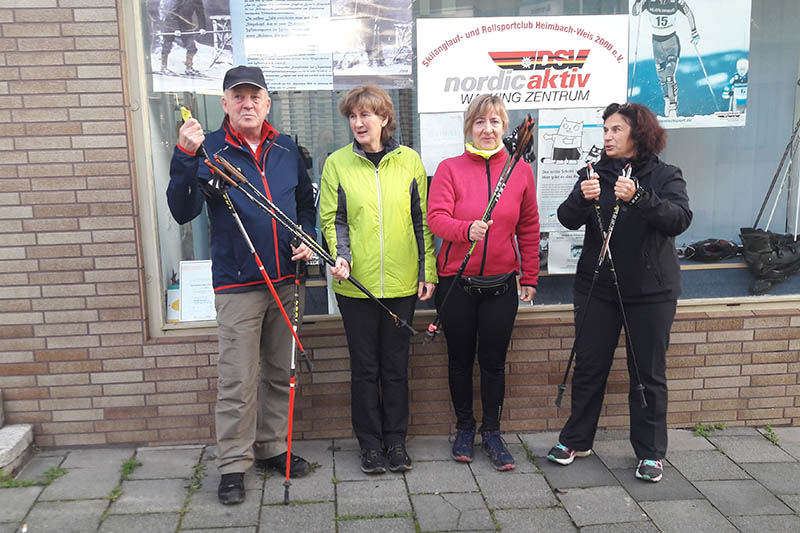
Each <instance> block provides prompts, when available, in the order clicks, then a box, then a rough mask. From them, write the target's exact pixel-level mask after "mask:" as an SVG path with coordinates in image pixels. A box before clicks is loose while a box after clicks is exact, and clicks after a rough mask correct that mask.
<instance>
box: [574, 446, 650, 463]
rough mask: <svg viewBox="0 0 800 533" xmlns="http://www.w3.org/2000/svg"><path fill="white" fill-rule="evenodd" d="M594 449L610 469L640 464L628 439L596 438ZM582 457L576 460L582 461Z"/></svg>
mask: <svg viewBox="0 0 800 533" xmlns="http://www.w3.org/2000/svg"><path fill="white" fill-rule="evenodd" d="M592 451H594V453H595V454H596V455H597V456H598V457H599V458H600V460H601V461H603V464H605V465H606V466H607V467H608V468H610V469H616V468H636V465H637V464H639V460H638V459H637V458H636V454H635V453H634V452H633V447H632V446H631V442H630V441H629V440H628V439H625V440H600V441H598V440H597V439H595V441H594V447H593V448H592ZM580 459H581V458H580V457H576V458H575V461H576V462H577V461H580ZM573 464H574V463H573Z"/></svg>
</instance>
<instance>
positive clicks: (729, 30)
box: [628, 0, 751, 128]
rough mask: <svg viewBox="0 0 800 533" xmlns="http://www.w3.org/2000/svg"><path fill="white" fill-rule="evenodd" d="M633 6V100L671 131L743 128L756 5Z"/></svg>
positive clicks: (656, 1) (643, 2)
mask: <svg viewBox="0 0 800 533" xmlns="http://www.w3.org/2000/svg"><path fill="white" fill-rule="evenodd" d="M628 1H629V7H630V39H629V44H630V50H629V52H628V58H629V61H630V62H629V66H628V101H631V102H638V103H641V104H644V105H646V106H647V107H649V108H650V109H651V110H652V111H653V112H654V113H656V115H657V116H658V118H659V122H660V123H661V125H662V126H663V127H665V128H685V127H720V126H744V125H745V121H746V116H747V83H748V70H749V67H750V64H749V60H750V52H749V50H750V7H751V6H750V0H726V1H725V2H718V1H714V0H628Z"/></svg>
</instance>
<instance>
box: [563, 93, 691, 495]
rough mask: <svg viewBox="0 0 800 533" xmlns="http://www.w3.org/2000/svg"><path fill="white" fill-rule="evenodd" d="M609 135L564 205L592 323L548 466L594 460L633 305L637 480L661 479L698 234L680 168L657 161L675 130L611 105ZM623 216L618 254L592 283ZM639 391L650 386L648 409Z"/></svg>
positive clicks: (580, 301)
mask: <svg viewBox="0 0 800 533" xmlns="http://www.w3.org/2000/svg"><path fill="white" fill-rule="evenodd" d="M603 132H604V134H603V143H604V151H603V155H602V157H601V159H600V161H599V162H598V163H597V164H596V165H595V166H594V169H593V172H592V173H590V172H589V170H590V169H591V167H588V168H585V169H582V170H580V171H579V172H578V182H577V183H576V184H575V187H574V188H573V190H572V192H571V193H570V195H569V196H568V197H567V199H566V200H564V202H563V203H562V204H561V206H560V207H559V208H558V219H559V220H560V221H561V223H562V224H563V225H564V226H565V227H567V228H569V229H571V230H576V229H579V228H580V227H581V226H585V227H586V231H585V234H584V239H583V251H582V253H581V257H580V260H579V261H578V269H577V273H576V275H575V287H574V290H575V294H574V312H575V320H576V326H578V323H577V321H578V320H584V321H586V322H585V326H584V327H583V331H582V334H581V335H580V337H579V338H578V339H577V340H576V346H575V351H576V358H575V373H574V375H573V378H572V405H571V408H572V410H571V414H570V417H569V419H568V420H567V423H566V424H565V425H564V428H563V429H562V430H561V434H560V436H559V442H558V444H557V445H556V446H554V447H553V448H552V449H551V450H550V452H549V454H548V459H550V460H552V461H555V462H557V463H560V464H562V465H568V464H570V463H571V462H572V461H573V460H574V458H575V457H583V456H586V455H589V454H590V453H591V449H592V444H593V442H594V436H595V432H596V431H597V422H598V419H599V417H600V410H601V408H602V404H603V395H604V394H605V388H606V380H607V379H608V373H609V370H610V369H611V363H612V361H613V358H614V350H615V349H616V347H617V343H618V340H619V336H620V332H621V328H622V326H623V313H622V308H621V307H622V306H624V315H625V317H626V318H627V322H628V326H629V331H628V339H629V342H626V352H627V361H628V375H629V376H630V381H631V384H630V391H629V393H628V403H629V406H630V440H631V444H632V445H633V450H634V452H635V453H636V457H637V458H638V459H639V464H638V467H637V469H636V477H637V478H639V479H644V480H648V481H653V482H656V481H660V480H661V477H662V473H663V467H662V465H661V460H662V459H663V458H664V456H665V455H666V453H667V377H666V352H667V347H668V346H669V333H670V327H671V326H672V321H673V318H674V317H675V307H676V304H677V299H678V296H679V295H680V290H681V288H680V269H679V266H678V257H677V253H676V251H675V236H676V235H679V234H680V233H682V232H683V231H685V230H686V228H688V227H689V224H690V223H691V221H692V212H691V210H690V209H689V197H688V196H687V194H686V182H685V181H684V179H683V176H682V174H681V170H680V169H679V168H678V167H676V166H673V165H668V164H667V163H664V162H663V161H661V160H660V159H659V158H658V156H657V154H658V153H659V152H661V150H663V149H664V146H665V144H666V132H665V131H664V130H663V128H661V126H659V124H658V120H657V119H656V117H655V115H653V113H652V112H651V111H650V110H649V109H647V108H646V107H644V106H642V105H640V104H623V105H619V104H611V105H610V106H608V107H607V108H606V110H605V111H604V112H603ZM628 176H630V177H628ZM617 209H618V211H617ZM615 211H617V217H616V224H615V226H614V229H613V232H612V238H611V241H610V254H607V255H606V256H605V257H604V260H603V263H602V265H601V267H600V269H599V272H598V275H597V279H596V280H595V282H594V285H593V286H592V279H593V277H594V276H595V271H596V270H597V265H598V263H599V262H600V261H599V259H598V258H599V257H600V250H601V246H602V244H603V237H604V234H605V232H606V231H607V230H608V227H609V224H610V222H611V220H612V217H613V214H614V212H615ZM598 218H601V219H602V224H603V227H600V224H599V222H598ZM609 257H610V259H611V260H609ZM612 263H613V267H614V270H615V271H616V279H615V276H614V272H613V271H612V270H611V268H610V266H611V264H612ZM590 287H591V295H589V293H590ZM618 295H619V296H618ZM620 297H621V299H622V306H621V305H620V300H619V298H620ZM584 307H585V309H584ZM576 329H578V328H576ZM631 344H632V345H633V349H631ZM634 357H635V361H634ZM637 367H638V371H637ZM637 374H638V375H637ZM639 384H641V385H644V399H645V400H646V406H643V405H642V403H643V402H642V394H641V392H640V391H639V390H637V389H638V387H637V385H639Z"/></svg>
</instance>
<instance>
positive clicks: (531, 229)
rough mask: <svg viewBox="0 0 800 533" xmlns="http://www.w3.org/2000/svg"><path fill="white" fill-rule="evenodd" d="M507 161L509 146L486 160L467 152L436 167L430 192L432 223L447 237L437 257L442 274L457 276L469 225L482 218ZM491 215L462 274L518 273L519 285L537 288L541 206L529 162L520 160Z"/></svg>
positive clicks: (434, 231)
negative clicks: (488, 225) (482, 235)
mask: <svg viewBox="0 0 800 533" xmlns="http://www.w3.org/2000/svg"><path fill="white" fill-rule="evenodd" d="M506 159H508V154H507V153H506V151H505V150H501V151H500V152H498V153H496V154H494V155H493V156H492V157H490V158H489V159H488V161H487V160H486V159H484V158H483V157H481V156H479V155H476V154H473V153H470V152H467V151H464V153H463V154H461V155H460V156H458V157H452V158H450V159H445V160H444V161H442V162H441V163H440V164H439V167H438V168H437V169H436V174H435V175H434V177H433V181H432V183H431V189H430V193H429V194H428V226H430V228H431V231H432V232H433V234H434V235H437V236H439V237H441V238H442V239H443V240H444V242H443V244H442V248H441V249H440V250H439V255H438V257H437V261H436V265H437V268H438V271H439V276H455V275H456V273H457V272H458V268H459V267H460V266H461V263H462V261H463V260H464V256H465V255H466V253H467V250H468V249H469V246H470V241H469V226H470V224H472V223H473V222H474V221H475V220H480V218H481V217H482V216H483V212H484V211H485V210H486V206H487V205H488V204H489V198H490V197H491V195H492V192H493V191H494V187H495V185H497V180H498V178H499V177H500V172H501V171H502V170H503V166H504V165H505V162H506ZM491 219H492V220H493V223H492V226H491V227H490V228H489V231H488V232H487V233H486V238H485V239H484V240H482V241H481V242H479V243H478V244H477V246H476V247H475V250H474V251H473V252H472V257H471V258H470V260H469V263H467V268H466V270H465V271H464V275H465V276H491V275H494V274H504V273H508V272H512V271H516V272H517V273H520V284H521V285H532V286H536V283H537V280H538V277H539V208H538V206H537V204H536V183H535V181H534V177H533V171H532V170H531V166H530V165H529V164H528V163H526V162H524V161H520V162H519V164H517V166H516V168H515V169H514V172H513V173H512V174H511V176H510V177H509V179H508V181H507V183H506V188H505V190H504V191H503V194H502V196H501V197H500V201H499V202H498V203H497V206H496V207H495V209H494V211H493V212H492V216H491ZM515 235H516V237H517V239H516V240H517V243H519V254H518V253H517V245H516V244H515V242H514V236H515ZM520 256H521V257H520ZM520 268H521V271H520Z"/></svg>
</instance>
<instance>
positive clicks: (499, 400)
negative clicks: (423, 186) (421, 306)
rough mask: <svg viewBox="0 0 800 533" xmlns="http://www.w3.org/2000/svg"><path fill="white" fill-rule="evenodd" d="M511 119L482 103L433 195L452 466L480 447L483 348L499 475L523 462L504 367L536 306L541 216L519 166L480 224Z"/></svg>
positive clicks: (488, 440) (497, 104)
mask: <svg viewBox="0 0 800 533" xmlns="http://www.w3.org/2000/svg"><path fill="white" fill-rule="evenodd" d="M507 127H508V115H507V113H506V109H505V106H504V105H503V102H502V100H500V99H499V98H498V97H496V96H492V95H489V94H484V95H481V96H478V97H477V98H475V99H474V100H473V101H472V103H470V105H469V107H468V108H467V112H466V115H465V117H464V138H465V139H467V140H470V139H471V141H470V142H467V143H466V150H465V151H464V153H463V154H461V155H460V156H458V157H453V158H450V159H446V160H444V161H442V162H441V163H440V164H439V168H437V169H436V174H435V175H434V177H433V182H432V183H431V190H430V193H429V195H428V225H429V226H430V229H431V231H432V232H433V233H434V234H435V235H438V236H439V237H441V238H442V239H443V241H444V242H443V244H442V247H441V250H440V251H439V255H438V258H437V268H438V272H439V288H438V289H437V291H436V294H435V297H436V306H437V308H438V309H439V312H440V316H441V319H442V325H443V328H444V331H445V336H446V337H447V353H448V359H449V365H448V376H449V381H450V396H451V398H452V401H453V408H454V410H455V413H456V418H457V422H456V430H457V431H456V436H455V440H454V442H453V450H452V456H453V459H455V460H456V461H461V462H467V463H468V462H471V461H472V456H473V447H474V439H475V426H476V424H475V418H474V416H473V413H472V367H473V365H474V362H475V353H476V348H477V354H478V363H479V365H480V370H481V403H482V405H483V418H482V421H481V427H480V432H481V448H482V449H483V451H484V452H485V453H486V454H487V455H488V456H489V458H490V460H491V462H492V466H493V467H494V468H495V469H497V470H501V471H502V470H513V469H514V458H513V456H512V455H511V453H510V452H509V451H508V448H507V447H506V445H505V443H504V442H503V439H502V437H501V436H500V414H501V412H502V410H503V398H504V391H505V362H506V352H507V350H508V343H509V341H510V340H511V333H512V331H513V328H514V319H515V317H516V314H517V306H518V301H517V275H519V284H520V287H521V293H520V297H519V299H520V300H522V301H523V302H530V301H532V300H533V297H534V296H535V294H536V282H537V279H538V275H539V211H538V207H537V205H536V184H535V182H534V177H533V171H532V170H531V167H530V165H528V164H526V163H524V162H523V163H520V164H518V165H517V166H516V167H515V169H514V172H513V174H512V175H511V176H510V177H509V179H508V184H507V185H506V188H505V191H504V192H503V195H502V197H501V198H500V201H499V202H498V204H497V206H496V207H495V209H494V211H493V212H492V220H490V221H489V222H482V221H481V217H482V216H483V212H484V210H485V209H486V206H487V204H488V203H489V197H490V196H491V195H492V192H493V191H494V187H495V185H496V184H497V180H498V178H499V177H500V173H501V171H502V169H503V166H504V165H505V162H506V160H507V159H508V157H509V156H508V154H507V153H506V151H505V150H504V147H503V142H502V136H503V133H504V132H505V131H506V129H507ZM472 241H476V242H477V245H476V247H475V250H474V251H473V253H472V257H471V258H470V260H469V263H468V264H467V267H466V270H465V271H464V275H463V278H462V279H460V280H458V282H457V283H459V285H460V287H457V288H456V290H453V292H452V293H451V294H450V297H449V299H448V300H447V302H446V303H445V305H444V307H442V299H443V297H444V295H445V294H447V291H448V289H449V287H450V285H451V284H452V283H454V282H456V281H455V275H456V273H457V272H458V269H459V267H460V266H461V263H462V261H463V260H464V256H465V255H466V253H467V250H468V248H469V246H470V244H471V243H472Z"/></svg>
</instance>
